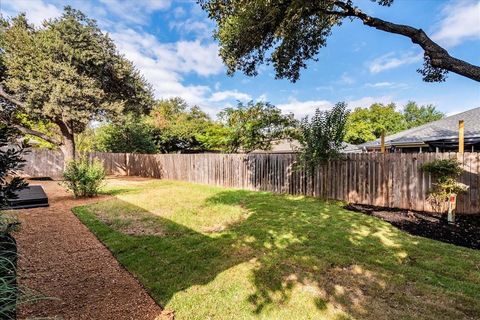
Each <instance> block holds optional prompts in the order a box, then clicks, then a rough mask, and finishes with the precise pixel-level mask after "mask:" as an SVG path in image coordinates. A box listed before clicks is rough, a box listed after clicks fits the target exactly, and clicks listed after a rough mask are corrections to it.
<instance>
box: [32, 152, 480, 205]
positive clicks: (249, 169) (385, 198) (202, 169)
mask: <svg viewBox="0 0 480 320" xmlns="http://www.w3.org/2000/svg"><path fill="white" fill-rule="evenodd" d="M89 156H90V158H98V159H101V161H102V162H103V163H104V166H105V168H106V170H107V173H108V174H116V175H131V176H143V177H152V178H161V179H172V180H183V181H190V182H196V183H204V184H210V185H216V186H224V187H233V188H242V189H249V190H262V191H272V192H276V193H288V194H292V195H310V196H316V197H322V198H328V199H336V200H342V201H347V202H351V203H359V204H368V205H376V206H382V207H389V208H401V209H409V210H419V211H434V210H433V208H432V206H431V204H430V202H429V201H428V200H427V199H426V198H427V192H428V190H429V189H430V188H431V186H432V179H431V177H430V175H429V174H426V173H424V172H423V171H422V170H421V166H422V164H424V163H426V162H430V161H433V160H435V159H448V158H457V159H458V160H459V161H460V162H461V163H462V164H463V168H464V173H463V174H462V176H461V177H460V182H462V183H464V184H466V185H467V186H469V190H468V192H467V193H465V194H462V195H459V197H458V202H457V212H459V213H465V214H480V177H479V172H480V154H479V153H465V154H459V153H420V154H405V153H402V154H385V155H382V154H375V153H358V154H345V155H344V156H345V158H344V159H342V160H335V161H329V162H328V163H327V164H326V165H324V166H319V167H317V168H316V169H315V170H314V172H313V173H311V174H307V173H306V172H305V171H303V170H297V169H296V165H295V160H296V155H295V154H156V155H146V154H124V153H122V154H113V153H92V154H90V155H89ZM41 157H44V158H45V159H46V160H45V161H46V163H49V162H48V161H50V163H52V161H51V160H48V159H58V158H57V157H56V156H52V155H49V154H48V152H46V153H44V154H42V155H35V156H33V157H32V158H31V159H32V160H31V161H41V160H40V158H41ZM29 162H30V160H29ZM61 166H62V165H60V164H58V163H55V168H58V167H60V168H61ZM40 167H41V165H40V164H30V163H29V168H35V170H33V171H32V172H33V173H34V174H36V175H38V174H39V172H41V169H40ZM26 169H27V168H26ZM46 172H51V170H50V169H47V170H46ZM25 173H26V174H29V175H32V174H30V172H28V170H25ZM46 175H48V174H46Z"/></svg>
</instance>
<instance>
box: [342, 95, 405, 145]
mask: <svg viewBox="0 0 480 320" xmlns="http://www.w3.org/2000/svg"><path fill="white" fill-rule="evenodd" d="M406 128H407V124H406V122H405V118H404V117H403V115H402V113H401V112H399V111H397V110H396V106H395V104H393V103H390V104H388V105H384V104H381V103H374V104H372V105H371V106H370V107H368V108H356V109H355V110H354V111H353V112H351V113H350V114H349V116H348V120H347V132H346V135H345V140H346V141H347V142H350V143H353V144H359V143H363V142H366V141H371V140H375V139H377V138H379V137H380V135H381V134H382V132H383V131H384V132H385V134H387V135H388V134H393V133H397V132H399V131H402V130H404V129H406Z"/></svg>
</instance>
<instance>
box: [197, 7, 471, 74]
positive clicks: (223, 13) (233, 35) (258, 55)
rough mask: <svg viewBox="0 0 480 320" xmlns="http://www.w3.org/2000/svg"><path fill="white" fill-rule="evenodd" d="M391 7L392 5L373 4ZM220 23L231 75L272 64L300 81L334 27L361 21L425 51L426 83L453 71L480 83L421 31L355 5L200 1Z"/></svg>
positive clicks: (218, 33) (222, 47)
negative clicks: (405, 39)
mask: <svg viewBox="0 0 480 320" xmlns="http://www.w3.org/2000/svg"><path fill="white" fill-rule="evenodd" d="M372 1H373V2H376V3H378V4H379V5H381V6H390V5H391V4H392V3H393V0H372ZM198 2H200V4H201V5H202V7H203V9H204V10H206V11H207V12H208V15H209V17H210V18H211V19H213V20H214V21H215V22H216V24H217V29H216V31H215V34H214V36H215V38H217V39H218V40H219V42H220V56H221V57H222V59H223V61H224V63H225V64H226V66H227V69H228V73H229V74H232V73H233V72H235V71H236V70H239V71H242V72H244V73H245V74H247V75H256V74H257V68H258V65H260V64H262V63H265V62H266V63H271V64H273V66H274V68H275V72H276V76H277V77H278V78H287V79H290V80H291V81H296V80H298V78H299V76H300V70H301V69H303V68H306V65H307V64H306V62H307V61H308V60H310V59H315V57H316V56H317V54H318V52H319V50H320V49H321V48H322V47H325V46H326V45H327V39H328V37H329V36H330V35H331V32H332V28H333V27H335V26H339V25H341V24H342V23H343V22H344V21H345V19H350V20H353V19H358V20H360V21H361V22H362V23H363V24H364V25H366V26H369V27H372V28H375V29H377V30H380V31H384V32H389V33H394V34H398V35H402V36H405V37H407V38H409V39H410V40H411V41H412V42H413V43H415V44H418V45H419V46H420V47H421V48H422V49H423V50H424V57H425V59H424V63H425V64H424V67H423V68H422V69H421V70H420V73H421V74H422V76H423V79H424V80H425V81H429V82H431V81H443V80H445V76H446V72H447V71H451V72H455V73H457V74H460V75H463V76H465V77H468V78H471V79H474V80H476V81H480V67H478V66H474V65H472V64H469V63H467V62H465V61H462V60H460V59H456V58H454V57H452V56H450V55H449V53H448V52H447V50H445V49H444V48H442V47H441V46H439V45H438V44H437V43H435V42H434V41H433V40H432V39H430V38H429V37H428V36H427V34H426V33H425V32H424V31H423V30H422V29H417V28H413V27H410V26H406V25H400V24H395V23H392V22H389V21H385V20H382V19H378V18H376V17H372V16H370V15H368V14H366V13H365V12H363V11H362V10H361V9H360V8H358V7H357V6H355V5H354V3H353V1H352V0H322V1H308V0H284V1H265V0H198Z"/></svg>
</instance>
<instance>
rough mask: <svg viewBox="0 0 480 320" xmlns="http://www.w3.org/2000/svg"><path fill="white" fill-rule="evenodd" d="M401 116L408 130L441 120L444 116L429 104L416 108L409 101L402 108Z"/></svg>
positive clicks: (414, 103)
mask: <svg viewBox="0 0 480 320" xmlns="http://www.w3.org/2000/svg"><path fill="white" fill-rule="evenodd" d="M403 116H404V117H405V122H406V123H407V127H408V128H413V127H418V126H421V125H422V124H425V123H429V122H432V121H437V120H440V119H443V118H444V117H445V114H444V113H443V112H441V111H438V110H437V109H436V108H435V106H433V105H431V104H429V105H426V106H418V105H417V103H416V102H413V101H409V102H408V103H407V104H406V105H405V107H404V108H403Z"/></svg>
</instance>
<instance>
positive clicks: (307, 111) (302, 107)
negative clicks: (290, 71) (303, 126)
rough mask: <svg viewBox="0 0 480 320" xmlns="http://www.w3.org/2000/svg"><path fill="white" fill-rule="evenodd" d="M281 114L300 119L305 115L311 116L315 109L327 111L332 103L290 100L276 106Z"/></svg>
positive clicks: (326, 101)
mask: <svg viewBox="0 0 480 320" xmlns="http://www.w3.org/2000/svg"><path fill="white" fill-rule="evenodd" d="M276 106H277V107H278V108H280V110H282V112H283V113H293V114H294V115H295V118H297V119H300V118H303V117H305V116H307V115H312V114H313V113H314V112H315V110H316V109H317V108H319V109H320V110H328V109H330V108H331V107H332V106H333V103H332V102H330V101H328V100H307V101H298V100H297V99H294V98H291V99H290V100H289V102H287V103H282V104H277V105H276Z"/></svg>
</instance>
